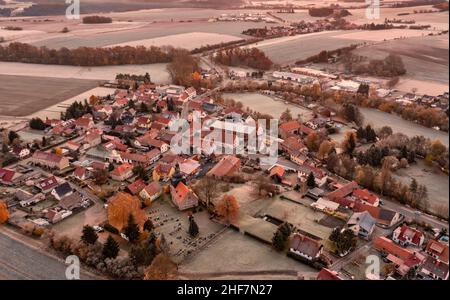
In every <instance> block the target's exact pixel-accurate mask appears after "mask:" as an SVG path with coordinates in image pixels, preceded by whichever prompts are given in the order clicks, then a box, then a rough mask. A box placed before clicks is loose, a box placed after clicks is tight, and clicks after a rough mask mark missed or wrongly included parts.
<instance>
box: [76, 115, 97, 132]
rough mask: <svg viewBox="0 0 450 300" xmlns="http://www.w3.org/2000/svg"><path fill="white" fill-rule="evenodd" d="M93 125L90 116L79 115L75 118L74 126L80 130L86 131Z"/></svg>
mask: <svg viewBox="0 0 450 300" xmlns="http://www.w3.org/2000/svg"><path fill="white" fill-rule="evenodd" d="M93 126H94V121H92V119H91V118H87V117H80V118H78V119H76V120H75V128H76V129H78V130H82V131H87V130H88V129H89V128H91V127H93Z"/></svg>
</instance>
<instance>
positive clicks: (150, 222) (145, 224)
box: [144, 219, 155, 232]
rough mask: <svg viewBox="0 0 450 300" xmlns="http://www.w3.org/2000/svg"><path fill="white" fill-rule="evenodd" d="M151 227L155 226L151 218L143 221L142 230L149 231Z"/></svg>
mask: <svg viewBox="0 0 450 300" xmlns="http://www.w3.org/2000/svg"><path fill="white" fill-rule="evenodd" d="M153 228H155V226H154V225H153V222H152V220H150V219H147V221H145V223H144V230H146V231H149V232H150V231H152V230H153Z"/></svg>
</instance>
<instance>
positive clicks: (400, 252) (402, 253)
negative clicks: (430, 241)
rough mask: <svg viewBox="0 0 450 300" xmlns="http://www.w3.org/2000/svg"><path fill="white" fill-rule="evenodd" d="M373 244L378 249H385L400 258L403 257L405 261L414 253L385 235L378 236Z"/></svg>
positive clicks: (384, 250)
mask: <svg viewBox="0 0 450 300" xmlns="http://www.w3.org/2000/svg"><path fill="white" fill-rule="evenodd" d="M373 246H374V248H375V249H376V250H378V251H383V252H386V253H389V254H392V255H394V256H396V257H398V258H401V259H402V260H404V261H405V260H406V259H407V258H408V257H409V256H410V255H411V254H412V251H411V250H408V249H406V248H403V247H401V246H399V245H397V244H396V243H394V242H393V241H392V240H390V239H388V238H386V237H384V236H379V237H377V238H376V239H375V240H374V241H373Z"/></svg>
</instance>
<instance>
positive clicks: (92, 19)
mask: <svg viewBox="0 0 450 300" xmlns="http://www.w3.org/2000/svg"><path fill="white" fill-rule="evenodd" d="M83 23H84V24H102V23H112V19H111V18H109V17H103V16H87V17H84V18H83Z"/></svg>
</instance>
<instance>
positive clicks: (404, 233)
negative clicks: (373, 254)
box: [398, 225, 423, 245]
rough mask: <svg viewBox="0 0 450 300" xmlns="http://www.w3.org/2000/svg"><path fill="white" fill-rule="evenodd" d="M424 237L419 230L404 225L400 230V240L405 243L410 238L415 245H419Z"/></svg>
mask: <svg viewBox="0 0 450 300" xmlns="http://www.w3.org/2000/svg"><path fill="white" fill-rule="evenodd" d="M422 236H423V234H422V232H420V231H419V230H417V229H414V228H411V227H409V226H407V225H403V226H402V227H401V228H400V234H399V236H398V239H399V240H400V241H403V242H404V241H406V239H407V238H408V239H409V240H411V242H412V243H413V244H415V245H418V244H419V243H420V239H421V237H422Z"/></svg>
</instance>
